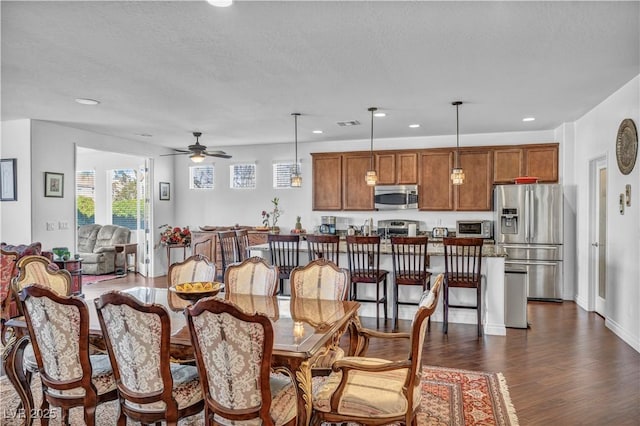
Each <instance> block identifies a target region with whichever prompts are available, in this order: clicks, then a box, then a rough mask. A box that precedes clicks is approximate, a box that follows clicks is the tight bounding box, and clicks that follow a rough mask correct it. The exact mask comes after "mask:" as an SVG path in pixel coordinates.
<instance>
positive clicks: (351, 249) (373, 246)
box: [347, 235, 389, 327]
mask: <svg viewBox="0 0 640 426" xmlns="http://www.w3.org/2000/svg"><path fill="white" fill-rule="evenodd" d="M347 257H348V258H349V273H350V274H351V290H352V291H351V297H350V298H351V300H355V301H356V302H375V304H376V326H377V327H379V326H380V315H379V313H380V303H382V304H383V307H384V320H385V322H386V321H387V276H388V275H389V271H387V270H384V269H380V237H379V236H374V237H364V236H360V235H349V236H347ZM380 283H383V286H382V288H383V289H382V295H380ZM358 284H375V286H376V298H375V299H359V298H358Z"/></svg>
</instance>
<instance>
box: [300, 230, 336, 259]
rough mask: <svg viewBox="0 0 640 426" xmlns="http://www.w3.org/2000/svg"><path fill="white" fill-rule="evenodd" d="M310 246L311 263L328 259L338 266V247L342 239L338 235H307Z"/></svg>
mask: <svg viewBox="0 0 640 426" xmlns="http://www.w3.org/2000/svg"><path fill="white" fill-rule="evenodd" d="M307 243H308V244H309V262H313V261H314V260H316V259H327V260H328V261H330V262H333V263H335V264H336V266H339V264H338V245H339V244H340V237H338V236H337V235H307Z"/></svg>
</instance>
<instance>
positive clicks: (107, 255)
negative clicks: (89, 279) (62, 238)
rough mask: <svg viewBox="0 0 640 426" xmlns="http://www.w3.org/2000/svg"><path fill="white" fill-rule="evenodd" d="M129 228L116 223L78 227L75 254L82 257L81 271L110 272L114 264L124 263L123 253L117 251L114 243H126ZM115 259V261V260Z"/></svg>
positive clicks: (114, 267) (93, 273)
mask: <svg viewBox="0 0 640 426" xmlns="http://www.w3.org/2000/svg"><path fill="white" fill-rule="evenodd" d="M130 237H131V230H130V229H129V228H125V227H124V226H118V225H97V224H89V225H81V226H79V227H78V250H77V254H79V255H80V257H81V258H82V273H83V274H90V275H103V274H111V273H114V272H115V270H116V264H118V265H124V253H118V254H117V255H118V258H117V259H116V248H115V245H116V244H127V243H128V242H129V238H130ZM116 260H117V261H116Z"/></svg>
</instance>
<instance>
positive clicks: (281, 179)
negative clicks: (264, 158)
mask: <svg viewBox="0 0 640 426" xmlns="http://www.w3.org/2000/svg"><path fill="white" fill-rule="evenodd" d="M298 170H300V171H302V168H301V167H300V163H298ZM295 171H296V165H295V163H294V162H293V161H289V162H286V163H273V187H274V188H291V174H292V173H293V172H295Z"/></svg>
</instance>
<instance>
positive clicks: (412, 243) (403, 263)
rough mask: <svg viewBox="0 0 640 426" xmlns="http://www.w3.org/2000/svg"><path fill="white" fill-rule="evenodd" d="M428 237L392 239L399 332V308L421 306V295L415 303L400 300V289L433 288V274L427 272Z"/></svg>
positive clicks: (395, 326)
mask: <svg viewBox="0 0 640 426" xmlns="http://www.w3.org/2000/svg"><path fill="white" fill-rule="evenodd" d="M428 242H429V239H428V237H426V236H424V237H422V236H421V237H391V253H392V257H393V274H394V281H395V282H394V286H393V295H394V308H393V318H394V322H393V330H394V331H397V330H398V306H399V305H414V306H418V305H419V304H420V295H418V297H417V299H416V300H414V301H411V300H399V297H398V293H399V291H398V290H399V289H398V287H399V286H401V285H406V286H420V287H422V291H421V292H420V293H423V292H425V291H426V290H428V289H429V288H430V287H431V286H430V285H429V284H430V283H429V280H430V278H431V272H429V271H427V268H428V267H429V257H428V256H427V244H428Z"/></svg>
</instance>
